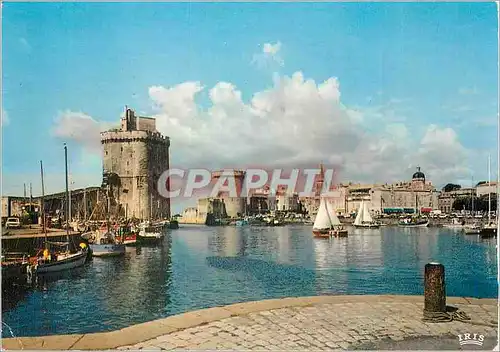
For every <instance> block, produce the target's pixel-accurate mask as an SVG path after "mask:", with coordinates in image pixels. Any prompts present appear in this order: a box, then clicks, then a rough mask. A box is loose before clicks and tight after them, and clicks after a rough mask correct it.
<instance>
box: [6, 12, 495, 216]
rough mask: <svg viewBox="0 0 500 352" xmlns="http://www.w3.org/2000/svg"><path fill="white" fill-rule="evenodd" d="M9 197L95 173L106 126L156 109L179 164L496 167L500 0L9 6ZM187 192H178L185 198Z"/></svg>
mask: <svg viewBox="0 0 500 352" xmlns="http://www.w3.org/2000/svg"><path fill="white" fill-rule="evenodd" d="M2 15H3V18H2V33H3V38H2V40H3V42H2V49H3V58H2V59H3V60H2V62H3V66H2V73H3V76H2V81H3V82H2V83H3V90H2V193H3V194H4V195H22V194H23V183H30V182H31V183H32V185H33V194H34V195H38V194H40V189H41V187H40V160H43V164H44V172H45V179H46V180H45V185H46V187H45V188H46V189H45V191H46V193H51V192H58V191H63V190H64V150H63V143H65V142H66V143H67V144H68V150H69V160H70V166H69V167H70V173H71V175H72V182H73V184H72V187H75V188H79V187H86V186H94V185H100V183H101V179H102V162H101V153H102V151H101V146H100V135H99V132H100V131H103V130H105V129H108V128H110V127H114V126H117V125H119V120H120V117H121V116H122V115H123V112H124V108H125V106H126V105H127V106H129V107H131V108H133V109H134V110H136V111H137V113H139V114H142V115H147V116H153V117H156V119H157V129H158V130H159V131H160V132H162V133H163V134H165V135H167V136H169V137H170V139H171V148H170V151H171V165H172V167H178V168H183V169H186V168H190V167H191V168H192V167H205V168H211V169H216V168H221V167H243V168H244V167H245V166H249V165H259V166H260V165H262V166H280V167H281V166H282V167H302V166H303V165H317V164H319V163H320V162H323V163H326V164H328V165H334V167H335V168H336V169H337V170H338V174H337V177H338V179H339V180H340V181H343V182H347V181H353V182H367V183H373V182H383V183H385V182H394V181H403V180H408V179H410V178H411V175H412V174H413V172H414V171H415V168H416V166H420V167H421V168H422V171H423V172H424V173H425V174H426V176H427V179H428V180H430V181H432V182H433V184H435V185H436V186H437V187H442V186H443V185H445V184H446V183H449V182H454V183H460V184H462V185H464V186H469V185H470V184H471V183H472V179H474V181H479V180H485V179H487V177H488V168H487V165H488V154H491V155H492V162H491V165H492V179H496V174H497V172H496V170H497V166H496V165H497V162H496V160H497V147H496V146H497V114H498V47H497V32H498V28H497V27H498V26H497V9H496V4H495V3H399V4H395V3H393V4H391V3H302V4H299V3H274V4H270V3H267V4H265V3H211V4H209V3H205V4H204V3H197V4H195V3H176V4H174V3H24V4H23V3H4V4H3V10H2ZM179 206H180V205H176V204H175V202H174V209H176V207H177V209H176V210H177V211H179Z"/></svg>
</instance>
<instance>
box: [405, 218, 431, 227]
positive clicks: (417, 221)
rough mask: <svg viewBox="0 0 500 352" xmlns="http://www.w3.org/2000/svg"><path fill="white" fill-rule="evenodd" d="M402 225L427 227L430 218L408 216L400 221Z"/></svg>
mask: <svg viewBox="0 0 500 352" xmlns="http://www.w3.org/2000/svg"><path fill="white" fill-rule="evenodd" d="M398 225H399V226H400V227H427V226H428V225H429V220H427V219H422V218H406V219H403V220H402V221H400V222H399V223H398Z"/></svg>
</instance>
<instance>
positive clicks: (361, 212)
mask: <svg viewBox="0 0 500 352" xmlns="http://www.w3.org/2000/svg"><path fill="white" fill-rule="evenodd" d="M353 225H354V227H359V228H379V227H380V224H379V223H377V222H375V221H373V218H372V216H371V214H370V210H369V209H368V205H367V204H366V203H365V202H364V201H363V200H362V201H361V204H360V206H359V209H358V214H357V215H356V219H355V220H354V223H353Z"/></svg>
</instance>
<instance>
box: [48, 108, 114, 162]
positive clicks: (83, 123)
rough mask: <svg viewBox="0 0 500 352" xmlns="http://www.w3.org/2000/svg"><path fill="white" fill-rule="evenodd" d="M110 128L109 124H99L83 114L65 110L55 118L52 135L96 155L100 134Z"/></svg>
mask: <svg viewBox="0 0 500 352" xmlns="http://www.w3.org/2000/svg"><path fill="white" fill-rule="evenodd" d="M110 127H111V125H110V124H109V123H105V122H99V121H97V120H95V119H94V118H92V117H91V116H89V115H87V114H85V113H83V112H74V111H69V110H67V111H64V112H60V113H59V115H58V116H57V118H56V120H55V126H54V128H53V130H52V134H53V135H54V136H56V137H58V138H61V139H66V140H72V141H74V142H76V143H78V144H80V145H81V146H83V147H84V148H86V149H88V151H90V152H96V153H97V152H100V151H101V135H100V132H101V131H103V130H105V129H108V128H110Z"/></svg>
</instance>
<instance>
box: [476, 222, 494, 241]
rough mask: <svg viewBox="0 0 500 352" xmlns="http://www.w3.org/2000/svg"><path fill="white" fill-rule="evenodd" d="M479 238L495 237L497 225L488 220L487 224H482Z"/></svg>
mask: <svg viewBox="0 0 500 352" xmlns="http://www.w3.org/2000/svg"><path fill="white" fill-rule="evenodd" d="M479 234H480V235H481V238H491V237H496V235H497V225H496V224H494V223H492V222H490V223H488V224H487V225H484V226H483V227H482V228H481V230H480V231H479Z"/></svg>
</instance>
